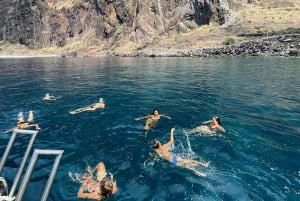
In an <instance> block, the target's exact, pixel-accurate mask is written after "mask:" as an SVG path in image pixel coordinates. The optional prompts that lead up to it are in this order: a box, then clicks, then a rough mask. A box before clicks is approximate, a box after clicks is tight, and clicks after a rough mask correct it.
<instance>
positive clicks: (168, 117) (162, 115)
mask: <svg viewBox="0 0 300 201" xmlns="http://www.w3.org/2000/svg"><path fill="white" fill-rule="evenodd" d="M160 116H161V117H165V118H167V119H171V117H170V116H168V115H164V114H161V115H160Z"/></svg>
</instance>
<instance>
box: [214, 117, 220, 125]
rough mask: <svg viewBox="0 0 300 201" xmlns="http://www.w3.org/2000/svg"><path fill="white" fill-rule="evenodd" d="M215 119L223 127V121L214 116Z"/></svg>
mask: <svg viewBox="0 0 300 201" xmlns="http://www.w3.org/2000/svg"><path fill="white" fill-rule="evenodd" d="M214 118H215V119H216V121H217V122H218V124H219V125H220V126H221V121H220V118H219V117H217V116H214Z"/></svg>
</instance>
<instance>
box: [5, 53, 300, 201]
mask: <svg viewBox="0 0 300 201" xmlns="http://www.w3.org/2000/svg"><path fill="white" fill-rule="evenodd" d="M299 77H300V59H299V58H19V59H9V58H8V59H0V132H3V131H5V130H7V129H9V128H11V127H12V126H14V125H15V123H16V121H17V114H18V113H19V112H23V114H24V115H25V117H26V116H27V114H28V111H29V110H33V111H34V114H35V122H36V123H38V124H39V125H40V127H41V128H42V130H41V131H40V132H39V133H38V135H37V138H36V141H35V144H34V147H33V148H38V149H62V150H64V154H63V157H62V160H61V163H60V166H59V169H58V172H57V175H56V177H55V181H54V183H53V186H52V188H51V192H50V194H49V198H48V200H55V201H60V200H62V201H67V200H72V201H73V200H75V201H76V200H81V199H78V198H77V197H76V195H77V191H78V189H79V186H80V185H79V184H77V183H74V182H73V181H71V180H70V178H69V177H68V171H71V172H78V173H80V172H83V171H84V170H85V168H86V166H87V165H91V166H94V165H96V164H97V163H98V162H99V161H103V162H104V163H105V165H106V168H107V170H108V171H110V172H112V173H113V174H114V177H115V178H116V179H117V183H118V189H119V190H118V192H117V194H115V195H114V196H112V197H110V198H109V199H108V200H118V201H129V200H139V201H142V200H145V201H148V200H153V201H158V200H159V201H164V200H166V201H169V200H174V201H182V200H205V201H209V200H226V201H231V200H270V201H271V200H272V201H274V200H300V162H299V159H300V148H299V147H300V95H299V94H300V79H299ZM46 93H50V95H54V96H61V98H59V99H57V100H56V101H43V100H42V98H43V96H44V95H45V94H46ZM100 97H103V98H104V100H105V101H106V107H105V109H103V110H97V111H93V112H83V113H79V114H75V115H70V114H69V111H71V110H74V109H76V108H79V107H83V106H86V105H89V104H91V103H94V102H96V101H98V99H99V98H100ZM154 108H159V109H160V112H161V113H162V114H167V115H169V116H171V117H172V119H171V120H168V119H161V120H160V121H159V122H158V124H157V125H156V127H155V128H153V129H152V130H150V131H149V132H148V133H147V135H145V133H144V132H143V126H144V121H136V120H134V119H135V118H136V117H140V116H144V115H147V114H150V113H151V112H152V110H153V109H154ZM214 115H217V116H219V117H220V118H221V122H222V125H223V127H224V128H225V129H226V134H225V135H224V136H221V135H216V136H203V135H196V134H191V135H186V133H187V131H189V130H190V129H192V128H194V127H196V126H198V125H200V124H201V122H203V121H205V120H208V119H210V118H211V117H212V116H214ZM172 127H174V128H175V148H174V150H173V151H174V152H175V153H177V154H179V155H181V156H184V157H189V158H193V159H195V160H202V161H211V163H210V166H209V167H208V168H202V167H199V168H198V169H197V170H198V171H200V172H203V173H205V174H207V176H206V177H199V176H197V175H195V174H194V173H193V172H191V171H189V170H185V169H182V168H179V167H176V166H173V165H171V164H169V163H168V162H165V161H162V160H158V159H152V157H151V156H150V153H151V152H152V149H151V143H152V141H153V139H159V140H161V141H162V142H166V141H167V140H168V139H169V131H170V129H171V128H172ZM9 137H10V134H5V135H0V154H2V153H4V150H5V147H6V145H7V143H8V140H9ZM27 142H28V139H27V138H26V137H19V138H18V140H17V142H16V145H15V147H14V149H13V151H12V153H11V155H10V156H9V160H8V162H7V164H6V166H5V169H4V171H3V175H1V176H5V177H6V178H7V179H8V181H9V183H11V182H12V180H13V178H14V175H15V173H16V171H17V168H18V165H19V164H20V162H21V159H22V157H23V154H24V150H25V148H26V143H27ZM52 164H53V160H52V158H51V157H44V158H43V157H42V158H41V159H40V160H39V161H38V163H37V165H36V168H35V169H34V174H33V175H32V177H31V180H30V183H29V186H28V188H27V189H26V191H25V195H24V201H35V200H40V197H41V195H42V191H43V187H44V186H45V185H46V181H47V178H48V176H49V170H51V168H52Z"/></svg>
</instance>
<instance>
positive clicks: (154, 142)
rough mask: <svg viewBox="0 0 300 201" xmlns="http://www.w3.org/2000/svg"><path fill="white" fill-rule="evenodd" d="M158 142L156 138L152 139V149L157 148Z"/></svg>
mask: <svg viewBox="0 0 300 201" xmlns="http://www.w3.org/2000/svg"><path fill="white" fill-rule="evenodd" d="M159 144H160V143H159V141H158V140H154V141H153V143H152V148H153V149H158V148H159Z"/></svg>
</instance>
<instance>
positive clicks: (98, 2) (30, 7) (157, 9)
mask: <svg viewBox="0 0 300 201" xmlns="http://www.w3.org/2000/svg"><path fill="white" fill-rule="evenodd" d="M229 3H230V2H228V1H227V0H10V1H5V0H2V1H1V4H0V17H1V19H2V20H1V21H0V40H2V41H8V42H11V43H15V44H18V43H19V44H23V45H25V46H27V47H29V48H35V49H36V48H43V47H51V46H57V47H64V46H66V45H68V44H72V43H80V45H81V46H84V47H88V46H97V47H99V49H101V50H113V49H114V48H117V47H120V46H122V44H124V43H126V42H133V43H141V42H148V41H150V40H152V39H153V38H155V37H158V36H166V37H168V36H171V35H173V34H176V33H186V32H190V31H192V30H194V29H196V28H198V27H200V26H202V25H206V24H210V23H216V24H219V25H221V24H223V23H225V21H226V18H227V15H228V12H229V11H228V10H229V6H228V5H229Z"/></svg>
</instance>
